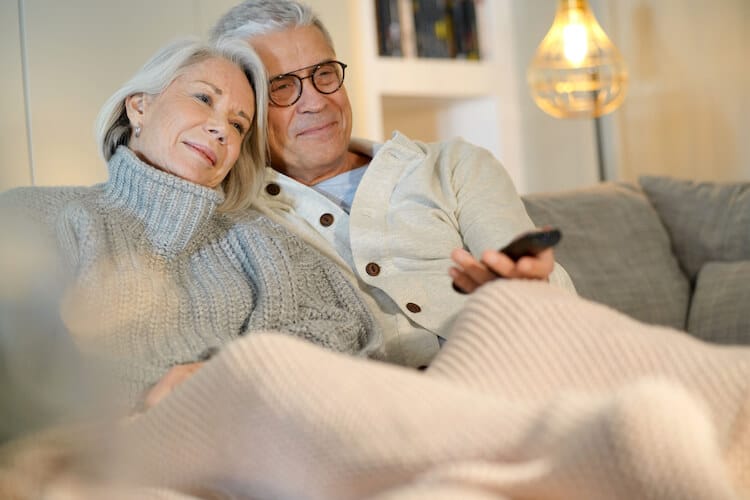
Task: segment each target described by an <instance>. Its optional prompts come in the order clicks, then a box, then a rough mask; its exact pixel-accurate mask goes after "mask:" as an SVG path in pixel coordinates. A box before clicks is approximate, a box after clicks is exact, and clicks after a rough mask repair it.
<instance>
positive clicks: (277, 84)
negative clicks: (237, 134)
mask: <svg viewBox="0 0 750 500" xmlns="http://www.w3.org/2000/svg"><path fill="white" fill-rule="evenodd" d="M311 68H312V71H311V72H310V74H309V75H307V76H297V75H294V74H292V73H284V74H283V75H279V76H277V77H276V78H273V79H272V80H271V81H269V82H268V97H269V99H271V102H272V103H274V104H275V105H277V106H291V105H292V104H294V103H295V102H297V101H299V98H300V96H302V80H306V79H308V78H309V79H310V81H311V82H312V84H313V87H315V90H317V91H318V92H320V93H321V94H333V93H334V92H336V91H337V90H338V89H340V88H341V86H342V85H343V84H344V70H345V69H346V64H344V63H342V62H340V61H324V62H322V63H318V64H314V65H312V66H308V67H306V68H300V69H298V70H296V71H295V72H294V73H297V72H299V71H304V70H306V69H311Z"/></svg>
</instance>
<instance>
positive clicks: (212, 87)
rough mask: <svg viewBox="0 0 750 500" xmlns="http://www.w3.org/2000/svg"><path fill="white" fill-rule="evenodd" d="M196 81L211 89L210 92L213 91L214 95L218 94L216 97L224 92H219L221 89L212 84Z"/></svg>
mask: <svg viewBox="0 0 750 500" xmlns="http://www.w3.org/2000/svg"><path fill="white" fill-rule="evenodd" d="M198 81H199V82H200V83H204V84H206V85H208V86H209V87H211V89H212V90H213V91H214V92H215V93H216V94H218V95H221V94H223V93H224V92H223V91H222V90H221V89H220V88H219V87H217V86H216V85H214V84H213V83H210V82H207V81H205V80H198Z"/></svg>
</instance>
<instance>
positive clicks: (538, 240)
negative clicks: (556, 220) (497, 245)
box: [500, 228, 562, 262]
mask: <svg viewBox="0 0 750 500" xmlns="http://www.w3.org/2000/svg"><path fill="white" fill-rule="evenodd" d="M560 238H562V233H561V232H560V230H559V229H556V228H548V229H540V230H535V231H530V232H528V233H524V234H522V235H521V236H519V237H518V238H516V239H515V240H513V241H511V242H510V243H508V245H506V246H505V247H503V248H501V249H500V251H501V252H502V253H504V254H505V255H507V256H508V257H510V258H511V259H512V260H513V262H516V261H518V259H520V258H521V257H533V256H535V255H537V254H539V252H541V251H542V250H546V249H547V248H550V247H553V246H555V245H557V243H558V242H559V241H560Z"/></svg>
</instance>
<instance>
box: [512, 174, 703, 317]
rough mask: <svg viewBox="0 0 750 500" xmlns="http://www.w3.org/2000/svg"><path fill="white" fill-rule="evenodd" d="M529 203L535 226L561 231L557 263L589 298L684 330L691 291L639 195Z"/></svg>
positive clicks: (549, 197) (568, 195)
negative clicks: (551, 226) (551, 227)
mask: <svg viewBox="0 0 750 500" xmlns="http://www.w3.org/2000/svg"><path fill="white" fill-rule="evenodd" d="M524 203H525V205H526V209H527V211H528V212H529V215H530V216H531V218H532V219H533V221H534V223H535V224H537V225H539V226H542V225H546V224H550V225H553V226H556V227H558V228H560V230H561V231H562V234H563V237H562V241H561V242H560V244H559V245H558V247H557V248H556V250H555V258H556V260H557V261H558V262H560V263H561V264H562V265H563V267H565V269H566V270H567V271H568V274H569V275H570V277H571V279H572V280H573V283H574V284H575V286H576V289H577V290H578V293H579V294H580V295H581V296H582V297H585V298H588V299H591V300H594V301H597V302H600V303H603V304H606V305H609V306H611V307H613V308H615V309H617V310H619V311H622V312H624V313H626V314H628V315H630V316H632V317H634V318H636V319H639V320H641V321H645V322H648V323H657V324H662V325H667V326H672V327H675V328H680V329H684V328H685V324H686V319H687V309H688V301H689V293H690V284H689V282H688V280H687V278H686V276H685V275H684V274H683V273H682V271H681V270H680V267H679V264H678V263H677V259H676V258H675V257H674V255H673V254H672V252H671V249H670V241H669V236H668V234H667V232H666V231H665V229H664V227H663V226H662V224H661V222H660V220H659V217H658V215H657V214H656V212H655V211H654V209H653V207H652V206H651V205H650V203H649V202H648V200H647V199H646V197H645V195H644V194H643V193H642V192H641V191H640V190H639V189H637V188H636V187H634V186H630V185H626V184H614V183H604V184H600V185H597V186H594V187H591V188H586V189H578V190H570V191H565V192H559V193H549V194H532V195H527V196H525V197H524Z"/></svg>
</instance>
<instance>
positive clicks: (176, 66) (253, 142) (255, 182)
mask: <svg viewBox="0 0 750 500" xmlns="http://www.w3.org/2000/svg"><path fill="white" fill-rule="evenodd" d="M213 58H222V59H226V60H227V61H230V62H232V63H234V64H235V65H237V66H238V67H239V68H240V69H242V71H243V72H244V73H245V76H247V79H248V81H249V82H250V85H251V86H252V88H253V91H254V93H255V113H254V114H253V120H252V123H251V125H250V130H248V133H247V134H246V135H245V138H244V140H243V142H242V147H241V149H240V155H239V157H238V159H237V163H235V165H234V167H232V169H231V170H230V171H229V174H227V176H226V178H225V179H224V181H223V182H222V187H223V189H224V194H225V199H224V202H223V203H222V205H221V207H220V208H221V209H222V210H223V211H231V210H239V209H243V208H247V207H249V206H250V204H251V203H252V202H253V200H254V199H255V197H256V196H257V194H258V192H259V190H260V185H261V182H260V179H261V178H262V175H263V169H264V168H265V165H266V114H267V109H268V90H267V83H266V72H265V69H264V67H263V63H262V62H261V60H260V58H259V57H258V56H257V54H256V53H255V51H253V50H252V48H250V47H249V46H248V44H247V43H244V42H241V41H239V40H230V39H223V40H218V41H214V42H209V43H206V42H202V41H199V40H197V39H195V38H185V39H180V40H176V41H174V42H172V43H170V44H168V45H166V46H164V47H163V48H161V49H159V51H158V52H157V53H156V54H154V55H153V56H152V57H151V59H149V60H148V61H147V62H146V64H144V65H143V67H142V68H141V69H139V70H138V71H137V72H136V74H135V75H134V76H133V77H132V78H131V79H130V80H128V81H127V82H125V84H124V85H123V86H122V87H120V89H119V90H117V91H116V92H115V93H114V94H113V95H112V97H110V98H109V99H108V100H107V101H106V102H105V103H104V105H103V106H102V109H101V110H100V111H99V116H98V117H97V119H96V126H95V131H96V138H97V143H98V144H99V148H100V151H101V153H102V155H103V156H104V159H105V160H107V161H109V159H110V158H111V157H112V155H113V154H114V153H115V151H116V150H117V148H118V147H119V146H121V145H124V146H127V145H128V143H129V142H130V137H131V134H132V131H133V130H132V129H133V128H132V125H131V123H130V120H129V119H128V115H127V112H126V110H125V100H126V99H127V98H128V97H129V96H131V95H135V94H140V93H145V94H150V95H158V94H160V93H162V92H163V91H164V89H166V88H167V87H168V86H169V84H170V83H172V82H173V81H174V80H175V78H177V77H178V76H179V75H180V74H181V72H182V71H184V70H185V69H186V68H187V67H189V66H192V65H194V64H197V63H200V62H202V61H205V60H207V59H213Z"/></svg>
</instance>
